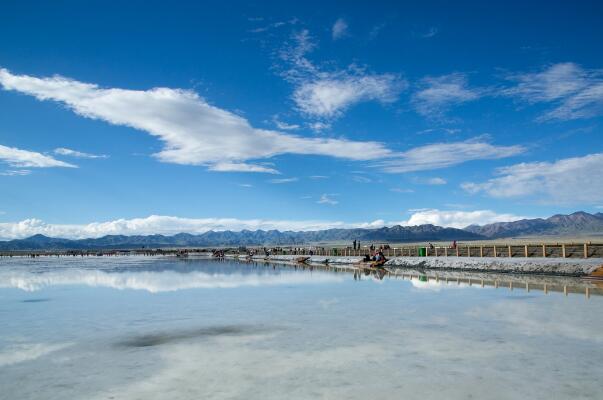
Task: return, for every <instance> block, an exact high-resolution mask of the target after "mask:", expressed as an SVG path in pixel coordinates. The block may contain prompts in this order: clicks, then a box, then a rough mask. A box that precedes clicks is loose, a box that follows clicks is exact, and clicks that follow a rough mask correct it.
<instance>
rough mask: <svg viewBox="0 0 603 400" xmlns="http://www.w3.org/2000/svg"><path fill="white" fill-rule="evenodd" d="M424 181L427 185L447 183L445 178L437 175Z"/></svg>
mask: <svg viewBox="0 0 603 400" xmlns="http://www.w3.org/2000/svg"><path fill="white" fill-rule="evenodd" d="M426 182H427V184H428V185H445V184H447V183H448V182H446V179H444V178H439V177H435V178H429V179H427V181H426Z"/></svg>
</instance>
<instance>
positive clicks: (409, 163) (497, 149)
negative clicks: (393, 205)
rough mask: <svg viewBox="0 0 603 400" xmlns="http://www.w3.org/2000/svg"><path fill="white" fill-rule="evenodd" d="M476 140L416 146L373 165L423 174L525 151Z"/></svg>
mask: <svg viewBox="0 0 603 400" xmlns="http://www.w3.org/2000/svg"><path fill="white" fill-rule="evenodd" d="M479 139H480V138H476V139H473V140H467V141H463V142H453V143H435V144H428V145H425V146H421V147H416V148H414V149H411V150H409V151H406V152H404V153H400V154H399V155H398V157H397V158H395V159H391V160H386V161H383V162H380V163H378V164H376V166H378V167H381V168H382V169H383V170H384V171H385V172H389V173H403V172H413V171H423V170H432V169H439V168H446V167H450V166H453V165H457V164H461V163H464V162H466V161H472V160H493V159H499V158H505V157H511V156H515V155H517V154H521V153H523V152H524V151H525V149H524V147H522V146H518V145H515V146H495V145H492V144H489V143H486V142H483V141H480V140H479Z"/></svg>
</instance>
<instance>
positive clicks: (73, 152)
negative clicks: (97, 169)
mask: <svg viewBox="0 0 603 400" xmlns="http://www.w3.org/2000/svg"><path fill="white" fill-rule="evenodd" d="M54 154H59V155H62V156H70V157H75V158H90V159H95V158H108V157H109V156H108V155H105V154H92V153H84V152H82V151H77V150H72V149H68V148H65V147H58V148H56V149H54Z"/></svg>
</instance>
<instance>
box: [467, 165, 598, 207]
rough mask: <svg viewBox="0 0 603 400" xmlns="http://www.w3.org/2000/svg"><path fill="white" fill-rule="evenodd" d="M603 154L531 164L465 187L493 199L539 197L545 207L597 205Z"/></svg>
mask: <svg viewBox="0 0 603 400" xmlns="http://www.w3.org/2000/svg"><path fill="white" fill-rule="evenodd" d="M599 171H603V153H596V154H589V155H586V156H584V157H573V158H565V159H562V160H558V161H554V162H531V163H521V164H515V165H511V166H508V167H503V168H499V169H498V170H497V175H499V176H498V177H496V178H493V179H490V180H488V181H486V182H483V183H464V184H463V185H462V187H463V188H464V189H465V190H467V191H468V192H470V193H479V192H484V193H486V194H488V195H489V196H492V197H498V198H511V197H524V196H538V198H539V200H540V201H542V202H545V203H560V204H580V203H599V202H600V201H601V199H603V179H601V174H600V173H599Z"/></svg>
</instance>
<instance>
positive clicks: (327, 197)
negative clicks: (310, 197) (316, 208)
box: [316, 193, 339, 206]
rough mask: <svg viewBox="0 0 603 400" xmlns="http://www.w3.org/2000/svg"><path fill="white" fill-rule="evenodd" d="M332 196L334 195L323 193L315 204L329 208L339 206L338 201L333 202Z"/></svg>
mask: <svg viewBox="0 0 603 400" xmlns="http://www.w3.org/2000/svg"><path fill="white" fill-rule="evenodd" d="M333 196H335V195H333V194H327V193H323V194H322V195H321V196H320V198H319V199H318V201H316V203H318V204H329V205H331V206H334V205H337V204H339V201H337V200H335V199H334V198H333Z"/></svg>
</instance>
